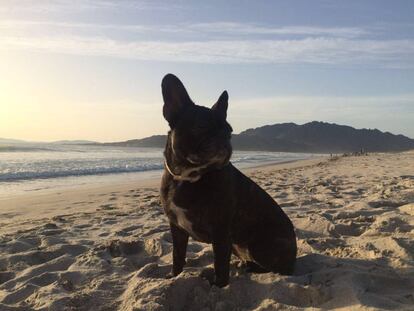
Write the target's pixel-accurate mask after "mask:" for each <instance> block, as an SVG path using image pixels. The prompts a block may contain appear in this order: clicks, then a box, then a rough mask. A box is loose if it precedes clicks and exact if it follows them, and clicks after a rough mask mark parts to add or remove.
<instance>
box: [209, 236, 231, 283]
mask: <svg viewBox="0 0 414 311" xmlns="http://www.w3.org/2000/svg"><path fill="white" fill-rule="evenodd" d="M231 247H232V246H231V240H230V236H229V234H228V233H226V234H220V235H217V237H215V238H214V240H213V252H214V272H215V279H214V282H213V285H216V286H218V287H224V286H226V285H227V284H229V270H230V256H231Z"/></svg>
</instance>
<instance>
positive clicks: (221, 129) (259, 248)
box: [160, 74, 297, 287]
mask: <svg viewBox="0 0 414 311" xmlns="http://www.w3.org/2000/svg"><path fill="white" fill-rule="evenodd" d="M161 87H162V95H163V99H164V106H163V115H164V118H165V119H166V120H167V121H168V124H169V126H170V131H169V132H168V138H167V142H166V146H165V150H164V160H165V161H164V167H165V169H164V174H163V177H162V181H161V190H160V192H161V203H162V205H163V208H164V211H165V213H166V215H167V217H168V219H169V223H170V227H171V235H172V241H173V265H172V271H171V273H170V274H169V277H173V276H177V275H178V274H180V273H181V272H182V271H183V267H184V265H185V258H186V249H187V244H188V239H189V236H191V237H192V238H193V239H194V240H197V241H200V242H204V243H211V244H212V245H213V252H214V276H213V279H211V280H210V283H211V284H214V285H216V286H218V287H223V286H226V285H227V284H228V283H229V267H230V257H231V254H232V252H233V253H234V254H235V255H236V256H237V257H239V258H240V259H241V261H242V262H243V263H244V264H245V267H246V269H247V270H248V271H251V272H275V273H281V274H291V273H292V272H293V270H294V265H295V261H296V253H297V246H296V235H295V231H294V227H293V225H292V223H291V221H290V219H289V218H288V216H287V215H286V214H285V213H284V212H283V210H282V209H281V208H280V207H279V205H278V204H277V203H276V202H275V201H274V200H273V199H272V197H271V196H270V195H269V194H267V193H266V192H265V191H264V190H263V189H262V188H260V187H259V186H258V185H257V184H256V183H255V182H253V181H252V180H251V179H250V178H248V177H247V176H245V175H244V174H243V173H241V172H240V171H239V170H238V169H237V168H235V167H234V166H233V165H232V163H231V162H230V157H231V154H232V147H231V143H230V140H231V133H232V128H231V126H230V124H229V123H228V122H227V121H226V117H227V107H228V94H227V91H224V92H223V93H222V94H221V96H220V97H219V99H218V101H217V102H216V103H215V104H214V105H213V106H212V107H211V108H210V109H209V108H206V107H202V106H198V105H196V104H194V102H193V101H192V100H191V98H190V96H189V95H188V93H187V91H186V89H185V87H184V85H183V84H182V83H181V81H180V80H179V79H178V78H177V77H176V76H174V75H172V74H167V75H166V76H165V77H164V78H163V80H162V84H161Z"/></svg>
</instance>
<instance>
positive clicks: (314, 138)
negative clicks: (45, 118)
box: [104, 121, 414, 153]
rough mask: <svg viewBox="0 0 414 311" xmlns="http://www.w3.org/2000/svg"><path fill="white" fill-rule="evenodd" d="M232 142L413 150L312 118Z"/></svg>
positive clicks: (297, 148)
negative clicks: (300, 123)
mask: <svg viewBox="0 0 414 311" xmlns="http://www.w3.org/2000/svg"><path fill="white" fill-rule="evenodd" d="M165 140H166V136H165V135H156V136H151V137H147V138H143V139H134V140H128V141H125V142H116V143H106V144H104V145H110V146H125V147H158V148H163V147H164V145H165ZM232 145H233V148H234V149H235V150H261V151H284V152H319V153H324V152H326V153H340V152H355V151H360V150H361V149H363V150H366V151H369V152H373V151H376V152H377V151H403V150H409V149H414V139H410V138H408V137H406V136H404V135H394V134H392V133H389V132H381V131H379V130H377V129H355V128H353V127H351V126H346V125H338V124H333V123H326V122H318V121H313V122H309V123H305V124H303V125H298V124H295V123H281V124H273V125H265V126H262V127H258V128H254V129H247V130H245V131H243V132H241V133H240V134H234V135H233V137H232Z"/></svg>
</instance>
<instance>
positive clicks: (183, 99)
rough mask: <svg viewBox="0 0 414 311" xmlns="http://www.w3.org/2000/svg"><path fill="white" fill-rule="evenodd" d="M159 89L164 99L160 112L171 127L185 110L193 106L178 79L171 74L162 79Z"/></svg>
mask: <svg viewBox="0 0 414 311" xmlns="http://www.w3.org/2000/svg"><path fill="white" fill-rule="evenodd" d="M161 89H162V97H163V99H164V106H163V108H162V112H163V115H164V118H165V119H166V120H167V121H168V123H169V124H170V126H171V127H173V126H174V124H175V123H176V122H177V120H178V119H179V118H180V115H181V114H182V112H183V111H184V110H185V108H187V107H188V106H192V105H194V103H193V101H192V100H191V98H190V96H189V95H188V93H187V90H186V89H185V87H184V85H183V83H182V82H181V81H180V79H178V78H177V77H176V76H174V75H173V74H171V73H169V74H167V75H166V76H165V77H164V78H163V79H162V82H161Z"/></svg>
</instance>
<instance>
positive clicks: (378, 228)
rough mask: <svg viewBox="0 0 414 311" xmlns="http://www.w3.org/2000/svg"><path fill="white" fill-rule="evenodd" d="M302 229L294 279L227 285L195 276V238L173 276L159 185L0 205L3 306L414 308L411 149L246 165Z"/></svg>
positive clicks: (240, 280)
mask: <svg viewBox="0 0 414 311" xmlns="http://www.w3.org/2000/svg"><path fill="white" fill-rule="evenodd" d="M246 173H247V174H248V175H250V176H251V178H253V179H254V180H255V181H256V182H258V183H259V184H260V185H261V186H262V187H263V188H264V189H265V190H266V191H268V192H269V193H270V195H271V196H273V197H274V198H275V200H276V201H277V202H278V203H279V204H280V205H281V206H282V207H283V209H284V210H285V211H286V212H287V213H288V215H289V216H290V217H291V219H292V221H293V222H294V224H295V227H296V232H297V236H298V246H299V255H298V260H297V265H296V269H295V273H294V274H293V275H291V276H282V275H278V274H273V273H264V274H247V273H245V272H244V271H243V270H242V269H240V268H239V262H238V259H237V258H235V257H233V258H232V262H231V280H230V284H229V285H228V286H226V287H225V288H222V289H220V288H217V287H214V286H213V287H210V285H209V284H208V282H207V281H206V280H205V279H203V278H201V277H200V276H199V275H200V273H201V272H202V271H209V269H211V268H212V263H213V253H212V249H211V246H210V245H207V244H203V243H199V242H196V241H193V240H191V239H190V243H189V246H188V251H187V265H186V267H185V270H184V272H183V273H181V274H180V275H179V276H177V277H175V278H172V279H165V275H166V274H167V273H168V271H169V270H170V268H171V261H172V258H171V255H172V241H171V235H170V233H169V226H168V222H167V218H166V217H165V215H164V214H163V210H162V207H161V206H160V202H159V194H158V183H159V180H149V181H145V182H140V183H125V184H118V185H114V186H113V187H107V186H106V187H98V188H93V187H88V186H85V187H83V188H79V189H71V190H67V191H65V192H62V191H61V192H53V191H50V192H45V193H42V194H38V195H33V194H31V195H24V196H19V197H14V198H8V199H3V200H0V310H1V311H8V310H59V311H62V310H107V311H109V310H119V311H132V310H205V311H207V310H327V309H332V310H387V309H393V310H413V308H414V307H413V306H414V242H413V241H414V152H403V153H393V154H370V155H368V156H358V157H338V158H332V159H317V160H308V161H299V162H294V163H289V164H283V165H272V166H266V167H259V168H254V169H249V170H246Z"/></svg>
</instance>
